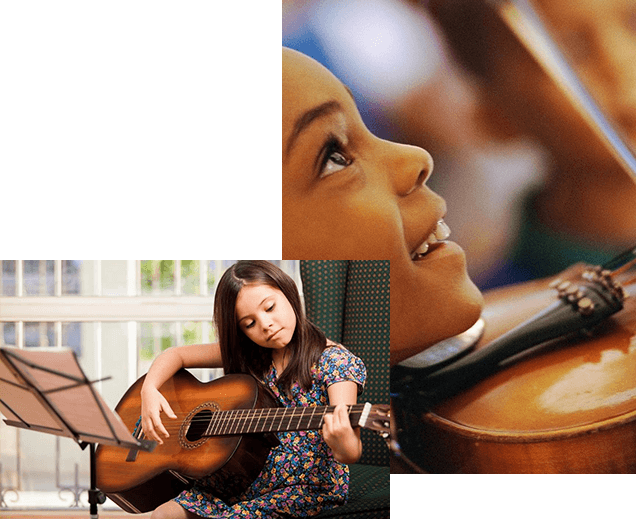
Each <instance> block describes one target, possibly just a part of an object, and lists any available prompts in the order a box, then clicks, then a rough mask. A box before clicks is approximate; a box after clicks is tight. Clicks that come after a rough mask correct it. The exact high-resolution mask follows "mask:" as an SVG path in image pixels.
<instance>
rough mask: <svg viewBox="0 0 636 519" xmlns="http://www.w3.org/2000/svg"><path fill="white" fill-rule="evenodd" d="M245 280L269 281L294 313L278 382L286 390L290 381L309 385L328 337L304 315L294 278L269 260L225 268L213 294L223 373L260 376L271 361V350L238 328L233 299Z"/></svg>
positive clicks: (260, 283) (260, 378)
mask: <svg viewBox="0 0 636 519" xmlns="http://www.w3.org/2000/svg"><path fill="white" fill-rule="evenodd" d="M247 284H258V285H268V286H270V287H272V288H276V289H278V290H280V291H281V292H282V293H283V295H284V296H285V297H286V298H287V300H288V301H289V303H290V304H291V307H292V308H293V310H294V314H295V315H296V329H295V330H294V334H293V336H292V339H291V341H290V342H289V344H288V345H287V346H286V349H287V351H289V353H290V355H291V357H290V359H289V363H288V364H287V368H285V370H284V371H283V373H282V374H279V377H278V383H279V384H280V385H281V387H282V388H283V389H284V390H285V391H287V390H289V389H290V388H291V385H292V383H293V382H298V383H299V384H300V385H301V386H302V387H303V388H305V389H310V388H311V385H312V378H311V367H312V366H313V365H314V364H315V363H316V362H317V361H318V359H319V358H320V355H321V353H322V351H323V350H324V349H325V347H326V344H327V339H326V337H325V334H324V333H322V332H321V331H320V330H319V329H318V328H317V327H316V326H315V325H314V324H313V323H312V322H311V321H309V320H308V319H307V318H306V317H305V313H304V311H303V308H302V304H301V301H300V295H299V293H298V288H297V287H296V283H294V280H293V279H292V278H291V277H289V276H288V275H287V274H285V273H284V272H283V271H282V270H281V269H279V268H278V267H276V266H275V265H273V264H271V263H269V262H268V261H257V260H256V261H239V262H237V263H235V264H234V265H232V266H231V267H230V268H229V269H227V270H226V271H225V273H224V274H223V276H222V277H221V280H220V281H219V285H218V287H217V289H216V295H215V298H214V322H215V324H216V329H217V333H218V338H219V344H220V346H221V355H222V357H223V369H224V371H225V374H226V375H227V374H230V373H249V374H251V375H253V376H255V377H256V378H257V379H259V380H262V379H263V378H264V376H265V375H266V374H267V372H268V371H269V368H270V365H271V363H272V352H271V350H270V349H268V348H263V347H261V346H258V345H257V344H255V343H254V342H253V341H252V340H251V339H250V338H249V337H247V335H245V334H244V333H243V331H242V330H241V329H240V328H239V325H238V322H237V319H236V299H237V298H238V294H239V292H240V291H241V289H242V288H243V286H245V285H247Z"/></svg>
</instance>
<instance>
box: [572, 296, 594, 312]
mask: <svg viewBox="0 0 636 519" xmlns="http://www.w3.org/2000/svg"><path fill="white" fill-rule="evenodd" d="M576 307H577V309H578V311H579V312H580V313H581V314H582V315H590V314H591V313H592V312H594V302H593V301H592V300H591V299H590V298H589V297H582V298H581V299H579V300H578V302H577V303H576Z"/></svg>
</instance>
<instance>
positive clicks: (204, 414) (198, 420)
mask: <svg viewBox="0 0 636 519" xmlns="http://www.w3.org/2000/svg"><path fill="white" fill-rule="evenodd" d="M211 419H212V411H210V410H209V409H204V410H203V411H201V412H200V413H197V414H195V415H194V416H193V417H192V420H191V422H190V427H188V432H187V433H186V439H187V440H188V441H190V442H196V441H198V440H200V439H201V437H202V436H203V435H204V434H205V431H206V430H207V428H208V425H209V423H210V420H211Z"/></svg>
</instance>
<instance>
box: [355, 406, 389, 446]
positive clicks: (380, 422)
mask: <svg viewBox="0 0 636 519" xmlns="http://www.w3.org/2000/svg"><path fill="white" fill-rule="evenodd" d="M360 426H361V427H365V428H366V429H371V430H373V431H376V432H377V433H378V434H379V435H380V436H382V438H384V439H385V440H387V441H389V439H390V437H391V406H390V405H388V404H374V405H371V404H370V403H368V402H367V403H366V404H365V406H364V411H363V415H362V417H361V419H360Z"/></svg>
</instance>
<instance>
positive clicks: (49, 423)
mask: <svg viewBox="0 0 636 519" xmlns="http://www.w3.org/2000/svg"><path fill="white" fill-rule="evenodd" d="M0 360H1V361H2V362H0V410H1V411H2V413H3V414H4V415H5V416H6V417H7V418H5V420H4V422H5V423H6V424H7V425H11V426H14V427H20V428H23V429H28V430H30V431H38V432H43V433H48V434H54V435H56V436H66V437H69V438H72V439H74V440H75V441H76V442H77V443H78V444H79V446H80V447H81V448H82V450H84V449H85V448H86V447H87V446H89V447H90V472H91V486H90V489H89V491H88V501H89V504H90V517H91V519H96V518H97V504H98V503H100V504H101V503H103V502H104V500H105V497H104V495H103V494H101V493H100V492H99V491H98V490H97V488H96V480H97V474H96V472H95V444H97V443H103V444H105V445H114V446H119V447H122V448H125V449H138V450H146V451H151V450H152V449H153V448H154V447H155V445H156V442H153V441H148V440H137V439H135V438H134V437H133V436H132V434H131V433H130V432H129V431H128V429H127V428H126V426H125V425H124V422H123V421H122V420H121V418H120V417H119V416H118V415H117V414H116V413H115V412H114V411H111V410H110V409H109V408H108V405H107V404H106V403H105V402H104V400H103V399H102V397H101V396H100V395H99V394H98V393H97V392H96V391H95V389H94V388H93V384H94V383H95V382H96V381H90V380H88V378H86V375H85V374H84V372H83V371H82V368H81V367H80V365H79V362H78V361H77V357H76V355H75V353H74V352H73V351H72V350H70V349H67V348H55V349H53V348H29V349H26V350H20V349H17V348H10V347H2V348H0ZM109 378H110V377H109Z"/></svg>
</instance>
